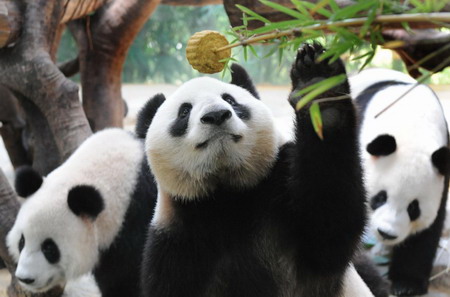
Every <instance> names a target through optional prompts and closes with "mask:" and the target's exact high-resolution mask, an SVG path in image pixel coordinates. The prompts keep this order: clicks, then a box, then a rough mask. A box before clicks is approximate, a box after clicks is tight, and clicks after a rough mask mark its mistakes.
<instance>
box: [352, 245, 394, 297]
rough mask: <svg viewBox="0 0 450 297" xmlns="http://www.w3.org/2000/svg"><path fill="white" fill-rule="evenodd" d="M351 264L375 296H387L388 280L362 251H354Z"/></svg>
mask: <svg viewBox="0 0 450 297" xmlns="http://www.w3.org/2000/svg"><path fill="white" fill-rule="evenodd" d="M353 265H355V269H356V271H358V274H359V275H360V276H361V278H362V279H363V280H364V282H365V283H366V284H367V286H368V287H369V289H370V291H371V292H372V294H373V295H374V296H375V297H388V296H389V282H388V281H387V280H385V279H384V278H383V277H382V276H381V275H380V273H379V272H378V270H377V268H376V267H375V264H374V263H373V262H372V260H370V258H369V256H367V255H366V254H365V253H364V252H362V251H360V252H358V253H356V255H355V257H354V258H353Z"/></svg>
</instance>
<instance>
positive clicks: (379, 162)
mask: <svg viewBox="0 0 450 297" xmlns="http://www.w3.org/2000/svg"><path fill="white" fill-rule="evenodd" d="M350 83H351V86H352V93H353V96H354V98H355V100H356V103H357V105H358V107H359V113H360V142H361V154H362V161H363V168H364V170H365V182H366V186H367V191H368V197H369V204H370V207H371V209H372V213H371V224H370V225H371V229H372V230H373V233H374V234H375V235H376V236H377V237H378V240H379V241H380V242H381V243H382V244H383V245H385V246H388V247H391V248H392V256H391V263H390V266H389V273H388V278H389V279H390V280H391V282H392V286H391V293H392V294H393V295H399V296H412V295H421V294H425V293H426V292H427V288H428V284H429V278H430V273H431V269H432V264H433V258H434V257H435V253H436V249H437V246H438V242H439V237H440V235H441V232H442V226H443V222H444V219H445V204H446V201H447V193H448V186H449V170H450V163H449V162H450V151H449V148H448V144H449V143H448V141H449V140H448V129H447V123H446V121H445V118H444V113H443V110H442V107H441V105H440V103H439V100H438V98H437V97H436V95H435V93H434V92H433V91H432V90H431V89H430V88H429V87H427V86H425V85H422V84H418V83H417V81H415V80H414V79H412V78H411V77H409V76H407V75H406V74H403V73H400V72H397V71H394V70H387V69H369V70H365V71H362V72H361V73H360V74H358V75H356V76H354V77H352V78H351V79H350ZM402 96H403V97H402ZM400 97H402V98H401V99H400V100H397V99H398V98H400ZM394 101H397V102H396V103H395V104H393V105H392V104H391V103H393V102H394Z"/></svg>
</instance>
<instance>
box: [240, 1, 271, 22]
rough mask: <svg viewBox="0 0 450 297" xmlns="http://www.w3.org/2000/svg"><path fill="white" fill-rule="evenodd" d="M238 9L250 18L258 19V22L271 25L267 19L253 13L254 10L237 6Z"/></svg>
mask: <svg viewBox="0 0 450 297" xmlns="http://www.w3.org/2000/svg"><path fill="white" fill-rule="evenodd" d="M236 7H237V8H239V9H240V10H241V11H242V12H244V13H246V14H248V15H249V16H252V17H254V18H256V19H257V20H259V21H261V22H263V23H266V24H269V23H271V22H270V21H269V20H268V19H266V18H265V17H263V16H261V15H259V14H257V13H256V12H253V11H252V10H250V9H248V8H247V7H245V6H242V5H239V4H236Z"/></svg>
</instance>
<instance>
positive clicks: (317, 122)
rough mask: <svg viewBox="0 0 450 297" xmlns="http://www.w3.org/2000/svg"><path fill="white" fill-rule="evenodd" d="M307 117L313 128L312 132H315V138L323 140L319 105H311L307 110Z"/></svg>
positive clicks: (315, 103)
mask: <svg viewBox="0 0 450 297" xmlns="http://www.w3.org/2000/svg"><path fill="white" fill-rule="evenodd" d="M309 115H310V116H311V122H312V125H313V127H314V131H315V132H316V134H317V136H319V138H320V139H321V140H323V124H322V115H321V114H320V107H319V103H317V102H314V103H313V104H311V107H310V108H309Z"/></svg>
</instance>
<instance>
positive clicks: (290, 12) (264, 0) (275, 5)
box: [259, 0, 305, 20]
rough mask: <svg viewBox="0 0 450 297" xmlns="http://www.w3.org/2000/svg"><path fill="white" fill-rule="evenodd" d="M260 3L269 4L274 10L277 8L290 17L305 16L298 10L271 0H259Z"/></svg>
mask: <svg viewBox="0 0 450 297" xmlns="http://www.w3.org/2000/svg"><path fill="white" fill-rule="evenodd" d="M259 1H260V2H261V3H262V4H264V5H266V6H269V7H271V8H273V9H275V10H278V11H280V12H282V13H284V14H287V15H290V16H291V17H294V18H297V19H300V20H304V19H305V16H304V15H303V14H301V13H299V12H298V11H295V10H293V9H290V8H288V7H286V6H284V5H280V4H278V3H275V2H272V1H268V0H259Z"/></svg>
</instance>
